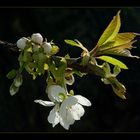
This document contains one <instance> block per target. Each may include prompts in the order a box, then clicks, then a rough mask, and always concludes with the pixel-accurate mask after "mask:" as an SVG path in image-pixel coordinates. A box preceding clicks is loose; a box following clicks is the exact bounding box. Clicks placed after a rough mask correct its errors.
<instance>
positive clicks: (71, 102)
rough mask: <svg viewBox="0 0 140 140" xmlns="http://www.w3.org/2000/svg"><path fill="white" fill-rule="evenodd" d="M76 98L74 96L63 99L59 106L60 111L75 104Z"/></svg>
mask: <svg viewBox="0 0 140 140" xmlns="http://www.w3.org/2000/svg"><path fill="white" fill-rule="evenodd" d="M77 101H78V100H77V99H76V98H75V97H74V96H71V97H68V98H67V99H65V100H64V101H63V102H62V104H61V106H60V111H63V110H64V109H66V108H69V107H71V106H72V105H75V104H76V103H77Z"/></svg>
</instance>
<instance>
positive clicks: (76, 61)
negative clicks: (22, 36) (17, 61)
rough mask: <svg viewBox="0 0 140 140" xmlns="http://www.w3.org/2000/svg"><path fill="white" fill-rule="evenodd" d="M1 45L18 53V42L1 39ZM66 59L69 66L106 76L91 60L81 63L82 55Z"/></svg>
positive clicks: (56, 57) (53, 57) (54, 57)
mask: <svg viewBox="0 0 140 140" xmlns="http://www.w3.org/2000/svg"><path fill="white" fill-rule="evenodd" d="M0 45H2V46H3V47H4V48H5V49H8V50H10V51H13V52H16V53H18V52H19V51H18V48H17V46H16V44H12V43H9V42H6V41H1V40H0ZM61 58H62V57H60V56H52V59H53V60H54V61H58V60H60V59H61ZM66 60H67V65H68V67H69V68H73V69H76V70H78V71H80V72H83V73H88V74H94V75H97V76H101V77H103V76H104V71H103V70H102V69H101V68H100V67H98V66H97V65H95V64H93V63H91V62H90V61H89V63H88V64H87V65H86V66H82V65H80V63H81V60H82V57H79V58H70V59H66Z"/></svg>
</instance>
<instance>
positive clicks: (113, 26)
mask: <svg viewBox="0 0 140 140" xmlns="http://www.w3.org/2000/svg"><path fill="white" fill-rule="evenodd" d="M120 26H121V21H120V11H118V13H117V15H116V16H114V18H113V20H112V21H111V22H110V24H109V25H108V27H107V28H106V29H105V31H104V32H103V34H102V35H101V37H100V39H99V41H98V43H97V46H101V45H103V44H105V43H107V42H108V41H111V40H112V39H113V38H114V37H115V36H116V35H117V34H118V32H119V30H120Z"/></svg>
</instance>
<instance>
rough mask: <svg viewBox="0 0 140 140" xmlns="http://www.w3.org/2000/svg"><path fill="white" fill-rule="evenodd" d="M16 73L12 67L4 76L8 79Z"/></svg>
mask: <svg viewBox="0 0 140 140" xmlns="http://www.w3.org/2000/svg"><path fill="white" fill-rule="evenodd" d="M16 74H17V70H15V69H12V70H11V71H10V72H9V73H8V74H7V75H6V77H7V78H8V79H13V78H14V77H15V76H16Z"/></svg>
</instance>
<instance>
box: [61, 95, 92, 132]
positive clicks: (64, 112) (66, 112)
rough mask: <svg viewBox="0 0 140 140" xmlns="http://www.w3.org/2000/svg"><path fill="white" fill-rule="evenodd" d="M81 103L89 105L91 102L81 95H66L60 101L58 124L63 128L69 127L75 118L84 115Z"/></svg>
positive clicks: (77, 118)
mask: <svg viewBox="0 0 140 140" xmlns="http://www.w3.org/2000/svg"><path fill="white" fill-rule="evenodd" d="M82 105H84V106H91V102H90V101H89V100H88V99H87V98H85V97H83V96H81V95H75V96H71V97H68V98H67V99H66V100H64V101H63V102H62V104H61V106H60V111H59V114H60V124H61V125H62V126H63V127H64V128H65V129H69V126H70V125H72V124H73V123H74V122H75V120H80V118H81V117H82V116H83V115H84V113H85V110H84V108H83V106H82Z"/></svg>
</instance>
